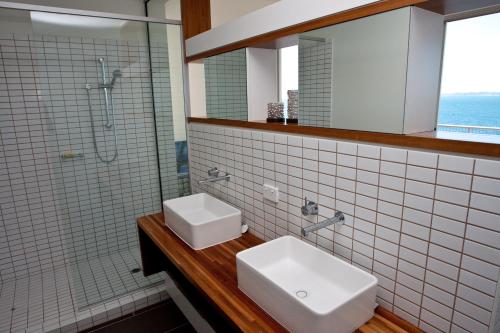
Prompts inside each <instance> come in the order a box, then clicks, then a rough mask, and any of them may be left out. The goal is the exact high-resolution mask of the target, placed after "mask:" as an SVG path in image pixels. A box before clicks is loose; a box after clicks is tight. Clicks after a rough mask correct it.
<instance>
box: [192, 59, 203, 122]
mask: <svg viewBox="0 0 500 333" xmlns="http://www.w3.org/2000/svg"><path fill="white" fill-rule="evenodd" d="M188 75H189V109H190V114H189V115H190V116H191V117H206V116H207V101H206V94H205V66H204V65H203V61H196V62H190V63H189V64H188Z"/></svg>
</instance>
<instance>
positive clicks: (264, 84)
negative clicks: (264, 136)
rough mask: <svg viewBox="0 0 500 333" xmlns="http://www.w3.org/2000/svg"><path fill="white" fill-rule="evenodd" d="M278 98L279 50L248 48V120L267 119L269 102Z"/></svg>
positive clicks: (276, 100)
mask: <svg viewBox="0 0 500 333" xmlns="http://www.w3.org/2000/svg"><path fill="white" fill-rule="evenodd" d="M278 100H279V98H278V50H274V49H258V48H253V47H252V48H247V103H248V120H249V121H254V120H266V118H267V103H270V102H278Z"/></svg>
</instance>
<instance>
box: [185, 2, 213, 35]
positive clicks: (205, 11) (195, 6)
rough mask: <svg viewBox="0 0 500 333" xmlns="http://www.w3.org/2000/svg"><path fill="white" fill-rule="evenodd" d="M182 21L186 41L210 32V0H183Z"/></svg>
mask: <svg viewBox="0 0 500 333" xmlns="http://www.w3.org/2000/svg"><path fill="white" fill-rule="evenodd" d="M181 19H182V34H183V36H184V40H186V39H188V38H191V37H193V36H196V35H198V34H201V33H202V32H205V31H207V30H210V28H211V27H212V24H211V15H210V0H181Z"/></svg>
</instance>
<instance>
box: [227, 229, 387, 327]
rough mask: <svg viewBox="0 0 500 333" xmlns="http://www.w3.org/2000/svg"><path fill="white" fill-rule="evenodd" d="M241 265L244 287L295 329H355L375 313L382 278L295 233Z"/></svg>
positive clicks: (244, 256) (241, 258)
mask: <svg viewBox="0 0 500 333" xmlns="http://www.w3.org/2000/svg"><path fill="white" fill-rule="evenodd" d="M236 265H237V274H238V287H239V288H240V290H242V291H243V292H244V293H245V294H246V295H247V296H248V297H250V298H251V299H252V300H253V301H254V302H255V303H257V304H258V305H259V306H260V307H261V308H263V309H264V310H265V311H266V312H267V313H269V314H270V315H271V316H272V317H273V318H274V319H276V320H277V321H278V322H279V323H280V324H281V325H283V326H284V327H285V328H287V329H288V330H290V331H291V332H315V333H323V332H324V333H327V332H328V333H350V332H353V331H355V330H356V329H357V328H359V327H360V326H362V325H363V324H364V323H365V322H367V321H368V320H369V319H370V318H371V317H373V312H374V305H375V296H376V288H377V278H376V277H374V276H373V275H371V274H368V273H366V272H365V271H363V270H361V269H358V268H357V267H354V266H352V265H350V264H348V263H347V262H345V261H343V260H340V259H338V258H335V257H334V256H332V255H330V254H328V253H326V252H323V251H321V250H319V249H317V248H315V247H314V246H311V245H309V244H307V243H305V242H303V241H301V240H298V239H296V238H294V237H292V236H283V237H280V238H278V239H275V240H273V241H270V242H267V243H264V244H261V245H258V246H256V247H253V248H250V249H248V250H245V251H241V252H239V253H238V254H237V255H236Z"/></svg>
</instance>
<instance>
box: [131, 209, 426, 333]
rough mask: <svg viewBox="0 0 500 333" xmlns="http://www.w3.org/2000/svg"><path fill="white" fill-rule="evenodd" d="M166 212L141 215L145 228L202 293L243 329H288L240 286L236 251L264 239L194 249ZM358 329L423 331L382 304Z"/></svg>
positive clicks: (245, 238) (142, 228)
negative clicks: (172, 227)
mask: <svg viewBox="0 0 500 333" xmlns="http://www.w3.org/2000/svg"><path fill="white" fill-rule="evenodd" d="M163 221H164V220H163V214H162V213H158V214H153V215H148V216H144V217H140V218H139V219H138V225H139V228H140V231H142V232H144V233H145V234H146V235H147V236H148V237H149V238H150V239H151V241H152V242H153V243H154V244H155V245H156V246H157V247H158V248H159V249H160V250H161V252H162V253H163V254H164V255H165V256H166V257H167V258H168V260H170V261H171V262H172V263H173V264H174V265H175V266H176V267H177V268H178V269H179V270H180V271H181V272H182V273H183V274H184V275H185V277H186V278H187V280H188V281H190V283H192V284H193V286H194V287H196V288H197V289H198V290H199V291H200V292H201V293H202V294H203V295H205V296H206V297H207V298H208V299H210V300H211V301H212V304H213V305H214V306H215V307H217V308H218V310H220V311H222V312H223V313H225V315H226V316H227V317H228V318H229V319H230V320H231V321H232V322H233V323H234V325H236V326H237V327H238V328H239V329H240V330H241V331H243V332H287V330H286V329H285V328H284V327H282V326H281V325H280V324H279V323H277V322H276V321H275V320H274V319H273V318H271V317H270V316H269V315H268V314H267V313H266V312H264V310H262V309H261V308H260V307H259V306H258V305H257V304H255V303H254V302H253V301H252V300H251V299H250V298H248V297H247V296H246V295H245V294H243V292H241V291H240V290H239V289H238V282H237V278H236V253H238V252H239V251H242V250H245V249H247V248H250V247H253V246H256V245H259V244H261V243H263V242H264V241H263V240H261V239H259V238H257V237H255V236H253V235H251V234H250V233H246V234H244V235H243V236H242V237H240V238H238V239H235V240H231V241H228V242H225V243H223V244H219V245H215V246H212V247H210V248H207V249H204V250H198V251H196V250H193V249H191V248H190V247H189V246H188V245H187V244H186V243H184V242H183V241H182V240H181V239H180V238H179V237H177V236H176V235H175V234H174V233H173V232H172V231H171V230H170V229H168V228H167V227H166V226H165V225H164V222H163ZM357 332H358V333H375V332H379V333H384V332H386V333H404V332H411V333H413V332H422V331H420V330H419V329H418V328H416V327H414V326H413V325H411V324H409V323H408V322H406V321H404V320H402V319H400V318H399V317H397V316H395V315H393V314H392V313H390V312H388V311H386V310H384V309H382V308H380V307H379V309H377V313H376V314H375V316H374V317H373V318H372V319H371V320H370V321H369V322H368V323H366V324H365V325H364V326H362V327H361V328H359V329H358V330H357Z"/></svg>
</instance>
